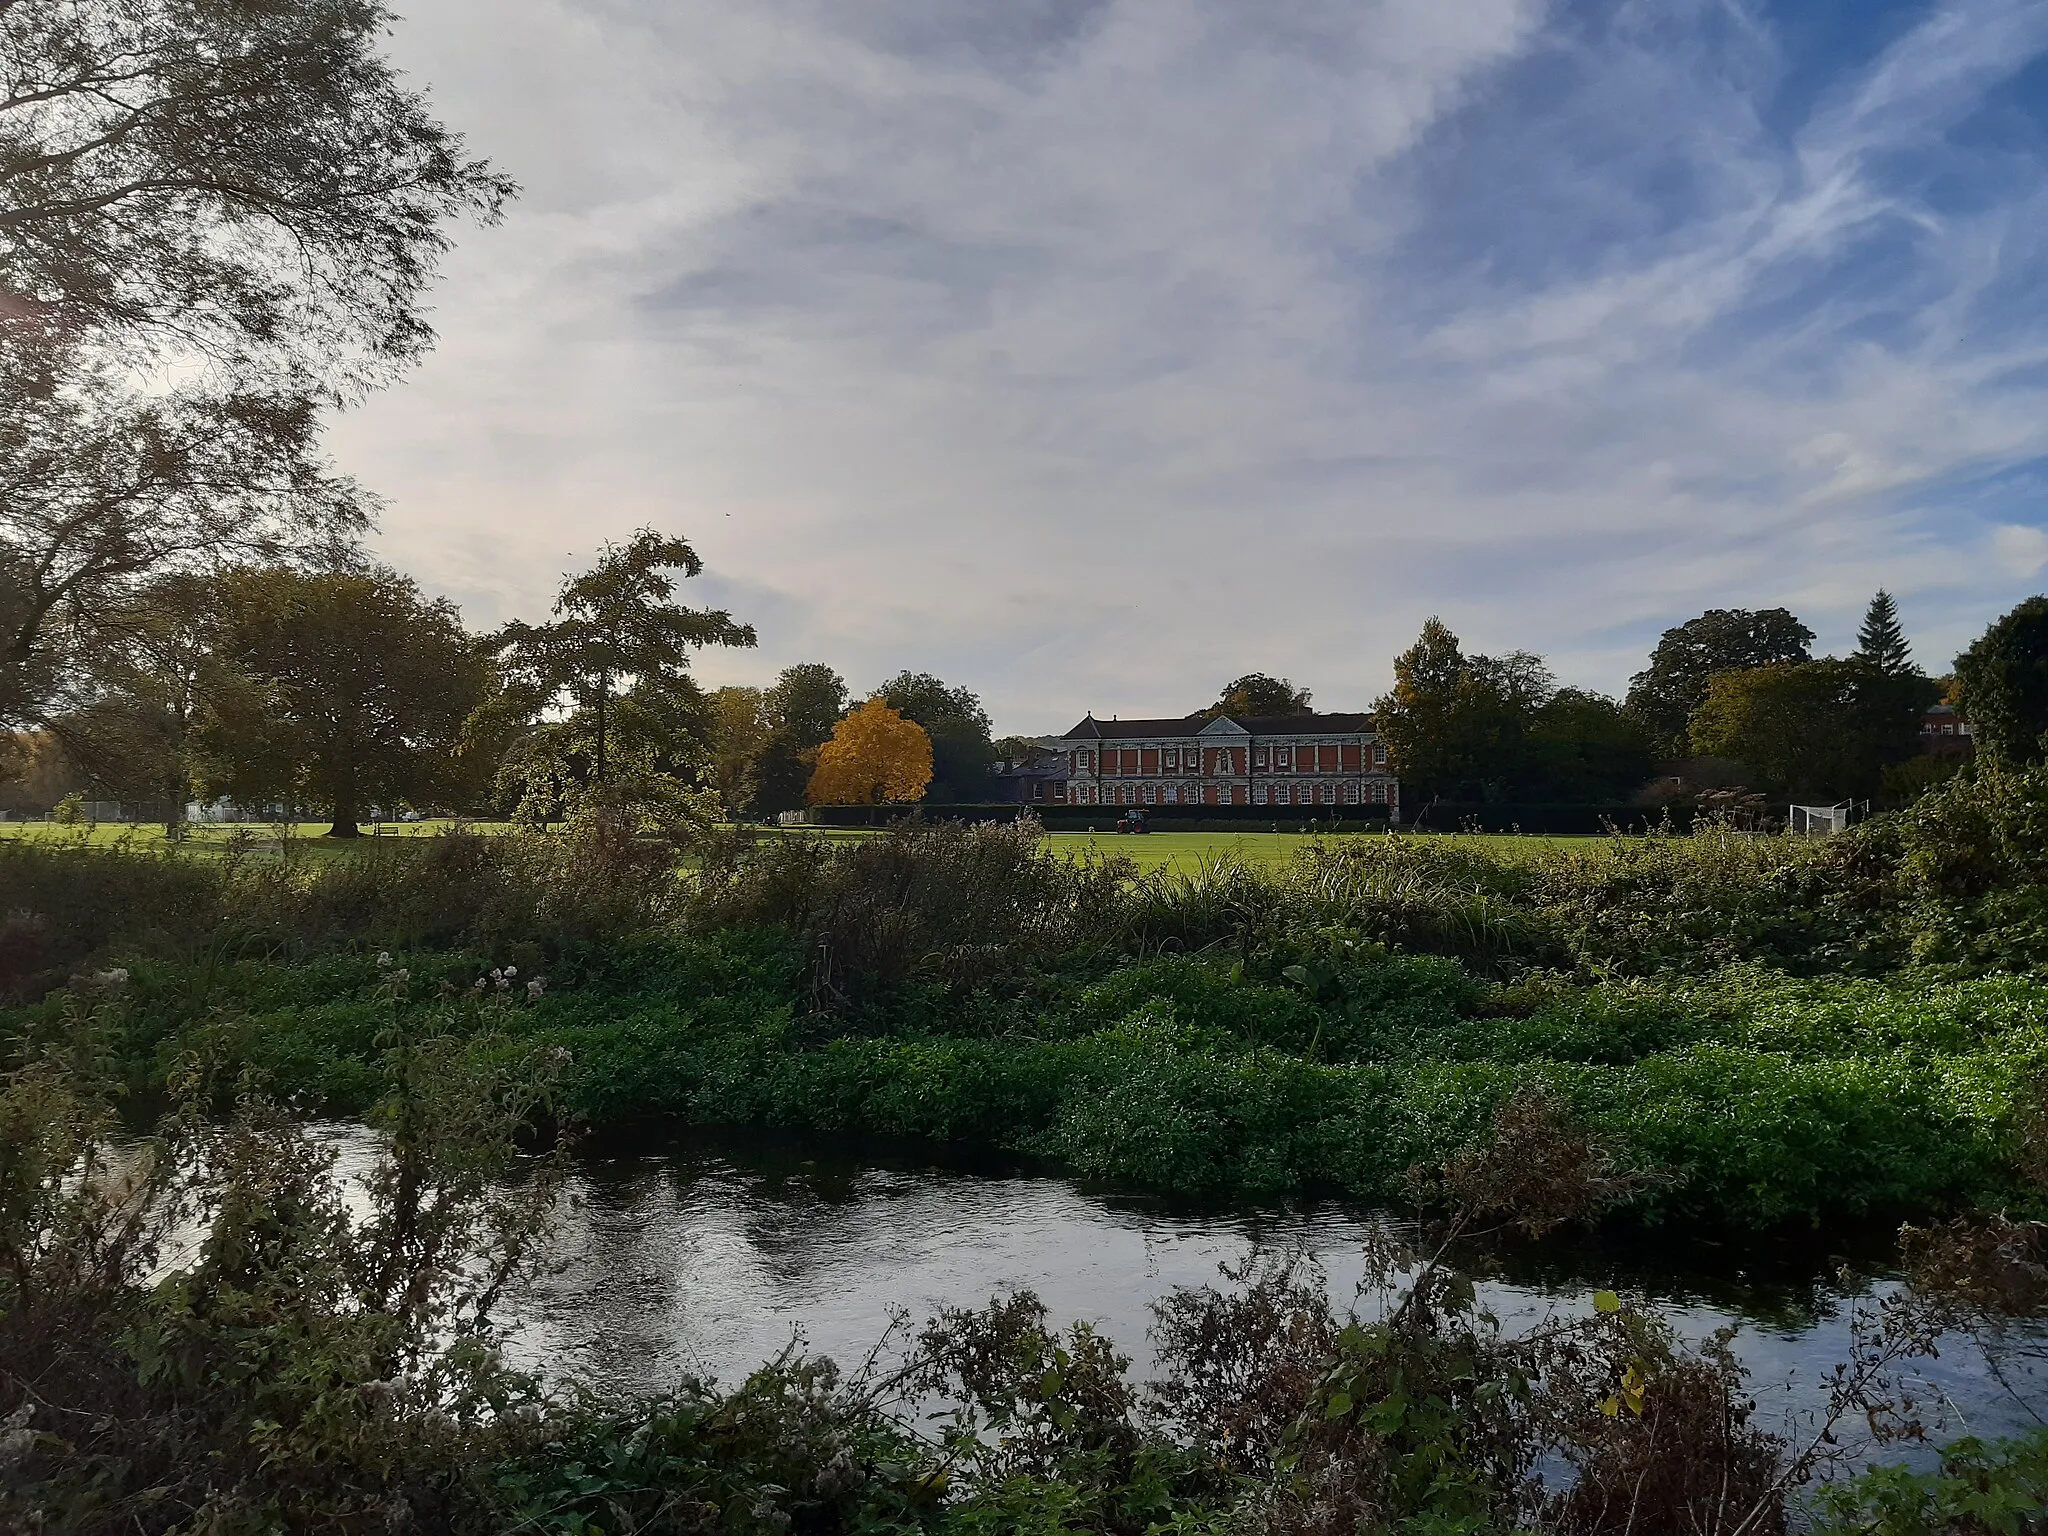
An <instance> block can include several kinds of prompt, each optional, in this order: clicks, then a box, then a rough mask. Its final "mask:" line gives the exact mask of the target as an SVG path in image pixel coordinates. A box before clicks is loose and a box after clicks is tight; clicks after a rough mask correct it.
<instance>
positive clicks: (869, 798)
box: [810, 699, 932, 805]
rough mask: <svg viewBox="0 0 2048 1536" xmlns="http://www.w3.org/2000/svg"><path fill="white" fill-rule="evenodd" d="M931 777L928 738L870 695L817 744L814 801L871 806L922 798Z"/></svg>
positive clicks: (823, 803)
mask: <svg viewBox="0 0 2048 1536" xmlns="http://www.w3.org/2000/svg"><path fill="white" fill-rule="evenodd" d="M931 781H932V739H931V737H929V736H927V735H926V734H925V733H924V727H923V726H921V725H919V724H918V723H917V722H916V721H915V720H906V719H904V718H903V717H902V716H901V715H899V714H898V713H896V711H895V710H893V709H891V708H890V707H889V706H888V705H886V704H884V703H883V702H882V701H881V700H880V699H869V700H868V701H867V703H865V704H863V705H861V707H860V708H859V709H856V710H855V711H853V713H852V714H850V715H848V716H847V717H846V718H845V719H844V720H841V721H840V722H839V724H838V725H837V726H835V727H834V728H833V731H832V739H831V740H830V741H828V742H826V743H825V744H824V745H823V746H822V747H820V748H818V766H817V770H816V771H815V772H814V773H812V775H811V787H810V802H811V804H813V805H875V804H879V803H880V802H882V801H894V802H898V803H900V802H903V801H906V800H920V799H922V798H924V791H925V786H926V785H927V784H929V783H931Z"/></svg>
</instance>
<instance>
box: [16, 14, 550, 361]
mask: <svg viewBox="0 0 2048 1536" xmlns="http://www.w3.org/2000/svg"><path fill="white" fill-rule="evenodd" d="M393 20H394V17H393V15H392V13H391V11H390V10H389V9H388V8H387V7H385V6H383V5H381V4H378V3H375V0H9V3H8V4H6V5H4V6H0V103H4V109H5V110H4V112H0V316H4V317H5V318H6V319H8V320H9V321H11V329H12V330H13V332H14V334H15V337H16V339H17V341H20V340H22V339H25V334H24V333H28V332H31V331H32V332H34V333H36V334H44V333H47V332H48V331H50V330H52V329H57V328H61V329H62V330H63V331H65V332H67V333H69V334H72V335H78V334H81V333H86V334H92V333H98V334H103V335H117V336H119V337H120V338H121V339H122V341H123V344H124V345H125V346H127V347H128V348H130V349H131V350H132V349H133V348H136V347H138V346H139V347H144V348H148V349H150V350H152V351H158V352H173V353H179V354H184V353H190V352H197V353H199V354H201V355H203V356H205V357H207V358H209V359H211V360H213V361H215V362H232V363H233V364H234V365H235V367H236V369H237V370H238V371H241V372H244V373H246V372H247V371H249V370H250V369H252V368H254V367H258V366H260V367H262V368H263V370H264V371H265V372H266V373H267V374H269V375H271V376H273V377H274V378H283V379H289V380H292V381H295V382H311V381H313V380H316V379H317V380H318V381H319V382H320V384H321V385H322V386H323V387H324V388H326V389H328V390H339V391H341V392H344V393H346V392H349V391H350V390H352V389H354V388H359V387H363V386H366V385H370V384H374V383H378V382H382V381H383V380H385V379H388V378H389V377H390V375H391V372H392V370H393V369H394V368H396V367H398V366H400V365H402V364H404V363H405V362H408V361H410V360H411V359H413V358H415V357H417V356H418V355H419V354H420V353H421V352H422V351H424V350H425V348H426V347H427V346H428V345H430V344H431V342H432V339H433V333H432V331H431V330H430V329H429V328H428V326H427V323H426V320H425V318H424V316H423V315H422V313H421V311H420V298H421V295H422V293H423V292H424V290H425V288H426V285H427V283H428V282H429V281H430V280H431V278H432V277H433V275H434V271H435V266H436V262H437V260H438V258H439V257H440V255H441V254H442V252H443V251H444V250H445V249H446V248H447V245H448V238H447V234H446V232H445V224H446V221H447V220H448V219H450V218H451V217H456V216H465V215H466V216H469V217H473V218H479V219H485V220H488V219H493V218H495V217H497V215H498V213H499V211H500V210H501V208H502V207H503V205H504V203H505V201H506V199H508V198H509V197H510V196H512V195H513V193H514V191H515V190H516V189H515V188H514V186H513V184H512V183H511V182H510V181H508V180H507V179H506V178H505V177H503V176H501V175H499V174H498V173H496V172H494V171H492V170H491V169H490V168H489V167H488V166H487V165H485V164H483V163H482V162H480V161H477V160H474V159H471V158H469V157H468V155H467V154H466V153H465V151H464V148H463V144H462V141H461V139H460V138H459V137H457V136H456V135H455V134H453V133H451V132H449V131H448V130H447V129H446V128H444V127H443V126H442V125H441V124H440V123H438V122H437V121H435V119H434V117H433V116H432V114H431V113H430V112H429V111H428V109H427V103H426V99H425V98H424V96H422V95H421V94H420V93H419V92H418V91H417V90H415V89H412V88H410V87H408V86H407V85H406V83H405V82H404V81H403V80H402V78H401V77H400V75H399V73H398V71H397V70H396V69H394V68H393V67H392V65H391V64H390V62H389V61H388V60H387V59H386V58H385V57H384V56H383V54H382V52H381V47H382V43H383V38H384V35H385V34H386V33H387V32H388V31H389V30H390V27H391V24H392V22H393Z"/></svg>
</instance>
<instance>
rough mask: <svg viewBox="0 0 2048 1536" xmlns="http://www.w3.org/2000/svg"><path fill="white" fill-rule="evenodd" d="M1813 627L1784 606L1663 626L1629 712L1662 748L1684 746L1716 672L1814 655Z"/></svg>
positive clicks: (1719, 612)
mask: <svg viewBox="0 0 2048 1536" xmlns="http://www.w3.org/2000/svg"><path fill="white" fill-rule="evenodd" d="M1812 643H1813V631H1812V630H1810V629H1808V628H1807V627H1806V626H1805V625H1804V624H1802V623H1800V622H1799V620H1798V619H1796V618H1794V617H1793V616H1792V615H1791V614H1790V613H1789V612H1787V611H1786V610H1785V609H1783V608H1760V609H1756V610H1754V611H1752V610H1750V609H1747V608H1713V609H1709V610H1708V611H1707V612H1705V613H1703V614H1701V615H1700V616H1699V617H1698V618H1696V619H1689V620H1687V621H1686V622H1685V623H1683V624H1681V625H1679V626H1678V627H1677V628H1675V629H1667V630H1665V631H1664V635H1663V638H1662V639H1660V640H1659V641H1658V642H1657V648H1656V649H1655V650H1654V651H1652V652H1651V653H1650V664H1649V666H1648V667H1646V668H1645V669H1644V670H1643V671H1641V672H1638V673H1637V674H1636V675H1635V676H1634V677H1633V678H1631V679H1630V680H1629V689H1628V698H1627V701H1626V704H1625V707H1626V708H1627V710H1628V712H1629V713H1630V714H1631V715H1633V716H1635V718H1636V719H1638V720H1639V721H1641V722H1642V724H1643V726H1644V728H1645V729H1646V730H1648V731H1649V732H1650V734H1651V736H1652V738H1653V739H1654V740H1655V742H1656V743H1657V745H1658V747H1659V749H1660V750H1662V751H1666V752H1672V753H1678V752H1683V751H1684V750H1685V746H1686V742H1687V740H1688V737H1689V733H1690V729H1691V720H1692V712H1693V711H1694V710H1696V709H1698V708H1699V707H1700V704H1701V703H1702V702H1703V701H1704V700H1705V699H1706V696H1707V680H1708V679H1709V678H1710V677H1712V676H1713V675H1714V674H1715V673H1716V672H1740V671H1743V670H1745V669H1747V668H1750V667H1766V666H1773V665H1776V664H1778V663H1781V662H1798V661H1806V660H1808V659H1810V655H1811V653H1810V652H1809V651H1808V649H1807V647H1808V646H1810V645H1811V644H1812Z"/></svg>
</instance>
